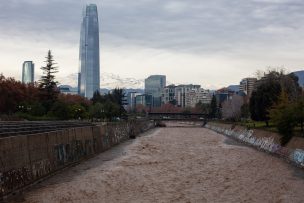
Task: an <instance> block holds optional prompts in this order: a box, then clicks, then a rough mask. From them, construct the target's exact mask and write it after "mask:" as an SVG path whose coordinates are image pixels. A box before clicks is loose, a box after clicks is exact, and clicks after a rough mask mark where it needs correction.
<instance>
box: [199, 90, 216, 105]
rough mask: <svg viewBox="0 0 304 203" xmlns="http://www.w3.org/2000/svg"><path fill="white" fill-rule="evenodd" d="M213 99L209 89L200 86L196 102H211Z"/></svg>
mask: <svg viewBox="0 0 304 203" xmlns="http://www.w3.org/2000/svg"><path fill="white" fill-rule="evenodd" d="M211 100H212V95H211V94H210V91H209V90H205V89H203V88H200V89H198V90H197V92H196V102H197V103H199V102H201V103H203V104H210V103H211Z"/></svg>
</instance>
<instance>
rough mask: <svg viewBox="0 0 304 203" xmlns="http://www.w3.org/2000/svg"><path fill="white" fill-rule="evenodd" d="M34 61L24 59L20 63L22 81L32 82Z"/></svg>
mask: <svg viewBox="0 0 304 203" xmlns="http://www.w3.org/2000/svg"><path fill="white" fill-rule="evenodd" d="M34 66H35V65H34V63H33V61H24V62H23V65H22V83H33V82H34V71H35V70H34V68H35V67H34Z"/></svg>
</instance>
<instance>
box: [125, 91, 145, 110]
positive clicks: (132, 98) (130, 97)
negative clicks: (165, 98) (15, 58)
mask: <svg viewBox="0 0 304 203" xmlns="http://www.w3.org/2000/svg"><path fill="white" fill-rule="evenodd" d="M139 95H142V94H141V93H138V92H129V93H128V94H127V102H128V106H129V108H130V110H133V109H134V108H135V107H136V97H137V96H139Z"/></svg>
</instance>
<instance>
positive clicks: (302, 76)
mask: <svg viewBox="0 0 304 203" xmlns="http://www.w3.org/2000/svg"><path fill="white" fill-rule="evenodd" d="M292 73H293V74H295V75H296V76H298V78H299V85H300V86H301V87H304V70H301V71H296V72H292Z"/></svg>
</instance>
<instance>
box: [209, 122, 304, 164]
mask: <svg viewBox="0 0 304 203" xmlns="http://www.w3.org/2000/svg"><path fill="white" fill-rule="evenodd" d="M205 127H206V128H208V129H211V130H213V131H215V132H218V133H220V134H224V135H226V136H229V137H232V138H234V139H237V140H238V141H240V142H243V143H245V144H248V145H251V146H253V147H255V148H257V149H261V150H263V151H266V152H269V153H273V154H277V155H279V156H280V157H282V158H285V159H287V160H289V161H291V162H293V163H295V164H297V165H298V166H301V167H304V150H301V149H296V150H294V151H292V150H290V149H289V148H287V147H282V146H281V145H279V144H277V143H275V142H274V138H272V137H263V138H257V137H254V136H253V131H252V130H244V131H241V132H238V131H234V130H232V129H224V128H221V127H218V126H212V125H209V124H207V125H205Z"/></svg>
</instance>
